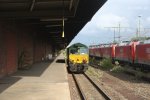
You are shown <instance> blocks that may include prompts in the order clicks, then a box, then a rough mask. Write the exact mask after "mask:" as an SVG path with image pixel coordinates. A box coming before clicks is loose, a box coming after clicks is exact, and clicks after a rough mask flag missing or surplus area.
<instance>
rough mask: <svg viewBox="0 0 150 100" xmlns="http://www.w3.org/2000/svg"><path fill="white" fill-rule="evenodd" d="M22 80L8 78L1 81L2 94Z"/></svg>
mask: <svg viewBox="0 0 150 100" xmlns="http://www.w3.org/2000/svg"><path fill="white" fill-rule="evenodd" d="M20 79H22V78H21V77H13V76H6V77H3V78H2V79H0V93H2V92H3V91H5V90H6V89H7V88H9V87H10V86H12V85H13V84H15V83H16V82H17V81H19V80H20Z"/></svg>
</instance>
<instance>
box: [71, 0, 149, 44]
mask: <svg viewBox="0 0 150 100" xmlns="http://www.w3.org/2000/svg"><path fill="white" fill-rule="evenodd" d="M119 24H120V33H119V28H118V27H119ZM139 26H140V32H139V33H140V34H139V36H150V0H107V2H106V3H105V4H104V5H103V6H102V7H101V8H100V9H99V10H98V11H97V13H96V14H95V15H94V16H93V18H92V19H91V21H89V22H88V23H87V24H86V25H85V26H84V28H83V29H82V30H81V31H80V32H79V33H78V35H77V36H76V37H75V38H74V39H73V41H72V42H71V43H70V44H73V43H78V42H80V43H83V44H86V45H88V46H89V45H93V44H102V43H112V42H113V41H114V33H115V40H116V41H119V38H118V37H120V40H122V41H126V40H130V39H131V38H133V37H135V36H136V33H137V30H138V29H139ZM112 27H117V28H112ZM114 31H115V32H114ZM119 34H120V35H119Z"/></svg>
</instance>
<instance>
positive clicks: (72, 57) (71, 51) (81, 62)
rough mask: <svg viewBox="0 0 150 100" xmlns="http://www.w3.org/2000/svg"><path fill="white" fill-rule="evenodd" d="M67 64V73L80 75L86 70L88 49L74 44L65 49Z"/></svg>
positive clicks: (79, 44) (82, 45)
mask: <svg viewBox="0 0 150 100" xmlns="http://www.w3.org/2000/svg"><path fill="white" fill-rule="evenodd" d="M66 54H67V64H68V70H69V72H77V73H82V72H85V71H86V70H87V69H88V62H89V56H88V47H87V46H86V45H84V44H81V43H75V44H73V45H71V46H69V47H67V53H66Z"/></svg>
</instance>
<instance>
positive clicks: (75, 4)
mask: <svg viewBox="0 0 150 100" xmlns="http://www.w3.org/2000/svg"><path fill="white" fill-rule="evenodd" d="M105 2H106V0H0V18H1V19H2V18H5V19H13V20H15V21H17V22H21V23H24V24H27V25H31V26H34V27H36V28H37V29H38V32H39V33H40V34H41V36H43V37H45V39H47V40H50V41H53V43H55V44H56V45H57V44H58V45H64V44H69V43H70V42H71V40H72V39H73V38H74V37H75V36H76V35H77V34H78V32H79V31H80V30H81V29H82V28H83V27H84V25H85V24H86V23H87V22H88V21H90V20H91V18H92V17H93V15H94V14H95V13H96V12H97V11H98V10H99V9H100V8H101V7H102V6H103V4H104V3H105ZM63 20H64V38H63V37H62V31H63Z"/></svg>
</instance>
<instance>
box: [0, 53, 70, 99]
mask: <svg viewBox="0 0 150 100" xmlns="http://www.w3.org/2000/svg"><path fill="white" fill-rule="evenodd" d="M63 59H64V58H63V55H62V54H60V55H59V56H58V57H57V58H56V59H55V60H54V61H52V62H42V63H37V64H34V65H33V66H32V67H31V68H30V69H29V70H19V71H18V72H16V73H15V74H13V75H11V76H8V77H4V78H2V79H0V100H70V91H69V84H68V78H67V70H66V67H65V63H64V61H63Z"/></svg>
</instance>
